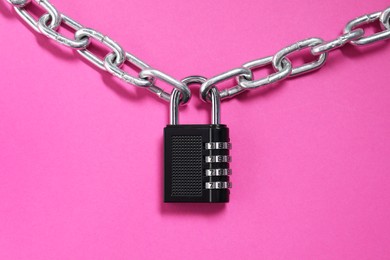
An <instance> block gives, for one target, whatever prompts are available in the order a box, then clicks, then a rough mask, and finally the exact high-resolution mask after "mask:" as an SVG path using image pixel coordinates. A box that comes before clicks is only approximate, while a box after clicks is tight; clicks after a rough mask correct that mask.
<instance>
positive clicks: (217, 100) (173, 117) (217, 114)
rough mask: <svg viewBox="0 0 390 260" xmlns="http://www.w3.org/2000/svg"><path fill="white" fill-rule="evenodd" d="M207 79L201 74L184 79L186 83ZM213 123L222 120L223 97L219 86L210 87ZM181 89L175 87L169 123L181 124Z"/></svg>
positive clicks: (218, 122) (170, 106) (172, 94)
mask: <svg viewBox="0 0 390 260" xmlns="http://www.w3.org/2000/svg"><path fill="white" fill-rule="evenodd" d="M205 80H206V79H205V78H203V77H200V76H193V77H188V78H186V79H184V80H183V82H184V83H185V84H193V83H198V84H200V83H202V82H203V81H205ZM209 92H210V99H211V124H213V125H219V124H220V122H221V97H220V94H219V91H218V89H217V88H215V87H212V88H210V91H209ZM180 96H181V95H180V91H179V90H177V89H173V91H172V93H171V100H170V103H169V124H170V125H177V124H179V105H180Z"/></svg>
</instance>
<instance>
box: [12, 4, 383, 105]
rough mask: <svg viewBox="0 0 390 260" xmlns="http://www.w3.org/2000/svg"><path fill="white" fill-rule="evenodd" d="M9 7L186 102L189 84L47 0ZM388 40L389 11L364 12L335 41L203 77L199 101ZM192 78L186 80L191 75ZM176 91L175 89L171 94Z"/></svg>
mask: <svg viewBox="0 0 390 260" xmlns="http://www.w3.org/2000/svg"><path fill="white" fill-rule="evenodd" d="M7 1H8V2H9V3H10V4H12V5H13V7H14V9H15V11H16V13H17V14H18V15H19V16H20V17H21V18H22V19H23V20H24V21H25V22H26V23H27V24H28V25H29V26H30V27H31V28H33V29H34V30H35V31H37V32H38V33H41V34H43V35H45V36H47V37H48V38H50V39H53V40H54V41H56V42H58V43H60V44H62V45H64V46H67V47H69V48H72V49H75V50H76V51H77V53H79V54H80V55H81V56H83V57H84V58H86V59H87V60H88V61H89V62H91V63H92V64H93V65H95V66H96V67H97V68H99V69H101V70H104V71H107V72H109V73H111V74H112V75H113V76H115V77H118V78H119V79H121V80H123V81H124V82H126V83H129V84H131V85H134V86H137V87H141V88H146V89H148V90H149V91H151V92H152V93H155V94H156V95H157V96H159V97H160V98H162V99H164V100H166V101H170V100H171V98H172V93H174V92H175V95H177V94H176V93H177V92H179V93H180V103H181V104H185V103H187V102H188V101H189V100H190V98H191V91H190V89H189V88H188V86H187V85H188V84H187V83H186V82H185V81H184V82H183V81H180V80H176V79H174V78H173V77H171V76H169V75H167V74H165V73H164V72H162V71H160V70H157V69H154V68H152V67H150V66H149V65H147V64H146V63H145V62H143V61H142V60H140V59H138V58H137V57H135V56H134V55H133V54H131V53H129V52H126V51H125V50H124V49H123V48H122V47H121V46H120V45H119V44H118V43H116V42H115V41H114V40H112V39H111V38H110V37H108V36H106V35H104V34H102V33H100V32H98V31H96V30H94V29H91V28H87V27H84V26H83V25H81V24H79V23H78V22H76V21H75V20H73V19H72V18H70V17H69V16H66V15H64V14H62V13H60V12H58V10H57V9H56V8H55V7H54V6H53V5H52V4H51V3H50V2H49V1H48V0H33V1H31V0H7ZM32 3H36V4H38V5H39V6H40V7H41V8H42V9H43V10H44V12H45V13H44V14H43V15H42V16H41V17H40V18H39V19H38V20H35V18H33V16H32V15H31V14H30V13H29V11H28V6H29V5H30V4H32ZM374 22H375V23H378V24H379V25H380V28H381V30H380V31H379V32H377V33H374V34H372V35H365V31H364V29H362V28H358V27H360V26H362V25H364V24H368V23H374ZM61 24H65V25H67V26H68V27H70V28H71V29H72V30H74V31H75V32H74V39H71V38H68V37H67V36H65V35H62V34H61V33H59V31H58V29H59V27H61ZM389 38H390V7H389V8H387V9H385V10H383V11H379V12H375V13H371V14H366V15H363V16H360V17H357V18H355V19H353V20H351V21H350V22H349V23H347V25H346V26H345V28H344V34H342V35H341V36H339V37H337V38H336V39H334V40H330V41H327V42H325V41H324V40H322V39H320V38H308V39H305V40H301V41H298V42H296V43H294V44H291V45H289V46H287V47H285V48H283V49H281V50H279V51H278V52H276V53H275V54H274V55H271V56H266V57H264V58H260V59H256V60H254V61H250V62H247V63H245V64H243V65H242V66H241V67H238V68H234V69H232V70H229V71H227V72H224V73H221V74H219V75H217V76H214V77H212V78H209V79H206V78H203V77H202V81H201V82H199V83H200V84H201V90H200V98H201V99H202V100H203V101H206V102H209V101H210V91H212V90H213V89H215V88H216V85H217V84H218V83H220V82H222V81H225V80H228V79H231V78H233V79H235V84H234V85H233V86H232V87H230V88H226V89H223V90H221V91H220V97H221V99H227V98H231V97H233V96H236V95H238V94H240V93H242V92H245V91H247V90H253V89H257V88H262V87H265V86H268V85H270V84H274V83H277V82H280V81H282V80H285V79H287V78H289V77H293V76H299V75H302V74H304V73H308V72H312V71H314V70H317V69H319V68H321V67H322V66H323V65H324V64H325V62H326V60H327V57H328V53H329V52H331V51H333V50H335V49H338V48H341V47H342V46H344V45H346V44H353V45H355V46H361V45H368V44H373V43H376V42H378V41H383V40H387V39H389ZM92 39H94V40H97V41H99V42H100V43H101V44H103V45H105V46H106V47H108V48H109V49H110V50H111V51H110V52H109V53H108V54H107V55H106V56H105V57H104V58H103V59H101V58H99V57H98V55H96V54H95V53H94V52H93V51H92V49H91V48H89V46H90V43H91V42H92ZM306 48H308V49H309V50H310V53H311V54H312V55H313V58H314V61H312V62H308V63H305V64H303V65H301V66H298V67H295V66H293V64H292V62H291V61H290V60H289V58H288V57H287V56H288V55H290V54H291V53H295V52H298V51H300V50H302V49H306ZM126 63H128V64H129V65H132V67H135V68H137V69H138V75H136V76H133V75H130V74H129V73H128V72H126V71H125V70H124V69H123V67H124V64H126ZM267 65H272V67H273V69H274V72H273V73H270V74H269V75H267V76H265V77H262V78H260V79H255V78H254V76H253V72H254V71H255V70H257V69H260V68H262V67H264V66H267ZM190 78H191V77H190ZM157 80H159V81H163V82H165V83H166V84H168V85H170V86H171V87H172V88H173V89H172V90H171V91H170V92H167V91H165V90H164V89H163V88H161V87H158V86H157V85H156V81H157ZM175 90H176V91H175Z"/></svg>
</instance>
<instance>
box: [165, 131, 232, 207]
mask: <svg viewBox="0 0 390 260" xmlns="http://www.w3.org/2000/svg"><path fill="white" fill-rule="evenodd" d="M230 148H231V145H230V138H229V128H227V126H226V125H168V126H167V127H166V128H165V129H164V163H165V165H164V168H165V169H164V171H165V173H164V201H165V202H211V203H213V202H229V193H230V191H229V188H230V187H231V183H230V182H229V175H230V174H231V170H230V168H229V162H230V155H229V149H230Z"/></svg>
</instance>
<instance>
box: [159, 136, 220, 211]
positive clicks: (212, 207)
mask: <svg viewBox="0 0 390 260" xmlns="http://www.w3.org/2000/svg"><path fill="white" fill-rule="evenodd" d="M159 147H160V151H161V156H159V157H158V158H159V165H160V169H161V170H160V172H159V176H158V190H159V192H158V196H157V198H156V200H157V201H158V205H159V207H160V213H161V214H162V215H217V214H220V213H222V212H224V210H225V209H226V203H164V201H163V198H164V156H163V154H164V139H163V138H161V139H160V141H159Z"/></svg>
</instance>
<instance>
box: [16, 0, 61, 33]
mask: <svg viewBox="0 0 390 260" xmlns="http://www.w3.org/2000/svg"><path fill="white" fill-rule="evenodd" d="M13 2H16V3H17V4H15V5H14V9H15V11H16V13H17V14H18V15H19V16H20V17H21V18H22V19H23V20H24V21H25V22H26V23H27V24H28V25H29V26H30V27H31V28H33V29H34V30H35V31H36V32H38V33H40V31H39V29H38V20H39V19H38V20H35V18H34V17H32V15H31V14H30V13H29V12H28V11H27V10H26V9H25V7H27V6H28V4H30V3H31V1H22V0H20V1H13V0H10V3H11V4H13ZM35 2H36V3H37V4H39V5H40V6H42V8H43V9H44V10H45V11H46V13H48V14H49V15H50V25H49V28H50V29H54V30H55V29H57V28H58V26H60V23H61V15H60V13H59V12H58V11H57V9H56V8H55V7H54V6H53V5H52V4H51V3H50V2H49V1H47V0H35Z"/></svg>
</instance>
